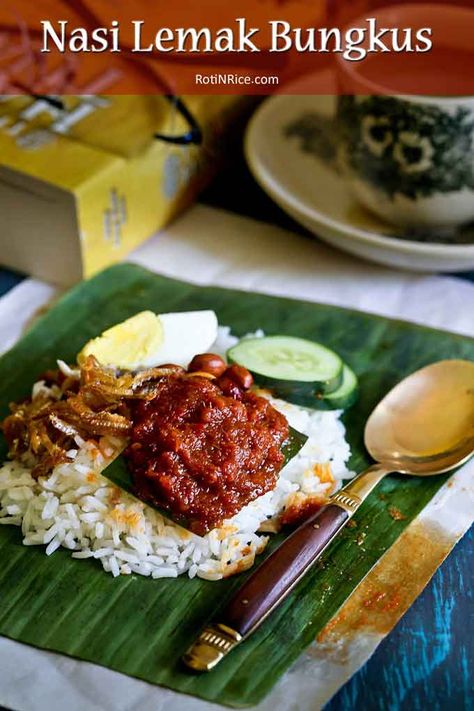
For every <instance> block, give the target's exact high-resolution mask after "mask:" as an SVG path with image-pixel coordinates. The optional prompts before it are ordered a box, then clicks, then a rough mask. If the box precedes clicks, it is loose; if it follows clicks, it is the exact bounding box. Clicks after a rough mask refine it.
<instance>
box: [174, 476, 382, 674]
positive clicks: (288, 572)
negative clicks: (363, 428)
mask: <svg viewBox="0 0 474 711" xmlns="http://www.w3.org/2000/svg"><path fill="white" fill-rule="evenodd" d="M388 471H389V469H387V468H385V467H383V465H378V464H376V465H373V466H372V467H370V468H369V469H368V470H367V471H365V472H364V473H363V474H360V475H359V476H358V477H356V478H355V479H354V480H353V481H352V482H350V483H349V484H348V485H347V486H346V487H344V488H343V489H341V490H340V491H338V492H336V493H335V494H333V496H332V497H331V499H330V502H329V504H327V505H326V506H324V507H323V508H321V509H320V510H319V511H317V512H316V513H315V514H314V515H313V516H311V517H310V518H308V519H307V520H306V521H305V522H304V523H302V524H301V526H299V527H298V528H297V529H296V530H295V531H294V532H293V533H292V534H291V535H290V536H288V538H286V539H285V540H284V541H283V543H282V544H281V545H280V546H279V547H278V548H277V549H276V550H275V551H274V552H273V553H272V554H271V555H270V556H268V558H267V559H266V560H265V561H264V562H263V563H262V564H261V565H260V566H259V567H258V568H257V570H256V571H255V572H254V573H253V575H251V576H250V577H249V578H248V580H247V581H246V582H245V583H244V584H243V585H242V587H240V588H239V589H238V590H237V592H236V593H235V594H234V595H233V597H232V598H231V600H230V601H229V602H228V603H227V605H226V606H225V608H224V609H223V610H222V611H221V612H220V613H219V622H216V623H211V624H210V625H208V626H207V627H206V628H205V629H204V630H203V631H202V632H201V634H200V636H199V637H198V639H197V640H196V642H195V643H194V644H193V645H192V646H191V647H190V648H189V649H188V651H187V652H186V654H185V655H184V657H183V661H184V663H185V664H186V665H187V666H188V667H191V668H192V669H194V670H196V671H209V670H210V669H212V668H213V667H215V666H216V665H217V664H218V663H219V662H220V661H221V659H223V657H224V656H225V655H226V654H228V653H229V652H230V651H231V650H232V649H233V648H234V647H235V646H236V645H237V644H238V643H239V642H241V641H242V640H243V639H244V638H245V637H248V635H250V634H252V632H254V630H256V629H257V627H258V626H259V625H260V624H261V623H262V622H263V621H264V620H265V618H266V617H267V616H268V615H269V614H270V613H271V612H273V610H274V609H275V608H276V607H277V606H278V605H280V604H281V603H282V602H283V600H285V598H286V597H287V596H288V595H289V593H290V592H291V591H292V590H293V588H294V587H295V585H296V584H297V583H298V582H299V581H300V580H301V578H302V577H303V576H304V575H305V573H307V572H308V570H309V569H310V568H311V567H312V566H313V565H314V563H315V562H316V561H317V559H318V558H319V556H320V555H321V553H322V552H323V551H324V550H325V548H326V547H327V546H328V545H329V543H330V542H331V541H332V540H333V538H334V537H335V536H336V534H337V533H338V532H339V531H340V530H341V528H343V527H344V526H345V524H346V523H347V521H348V520H349V519H350V517H351V516H352V514H353V513H355V511H356V510H357V509H358V508H359V506H360V504H361V503H362V501H363V500H364V499H365V498H366V496H367V495H368V494H369V493H370V491H371V490H372V489H373V488H374V486H376V484H377V483H378V482H379V481H380V479H382V478H383V476H385V474H386V473H387V472H388Z"/></svg>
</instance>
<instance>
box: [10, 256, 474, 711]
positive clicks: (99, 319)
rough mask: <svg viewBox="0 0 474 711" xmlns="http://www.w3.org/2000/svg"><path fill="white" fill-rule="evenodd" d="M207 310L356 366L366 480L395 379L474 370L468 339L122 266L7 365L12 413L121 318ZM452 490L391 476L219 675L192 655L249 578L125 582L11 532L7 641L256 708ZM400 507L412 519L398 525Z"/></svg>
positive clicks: (71, 298)
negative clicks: (374, 430)
mask: <svg viewBox="0 0 474 711" xmlns="http://www.w3.org/2000/svg"><path fill="white" fill-rule="evenodd" d="M207 308H212V309H214V310H215V311H216V312H217V314H218V317H219V321H220V322H221V323H224V324H229V325H230V326H231V327H232V329H233V331H234V332H235V333H236V334H237V335H243V334H244V333H246V332H250V331H255V330H256V329H257V328H263V329H265V331H266V332H267V333H269V334H272V333H282V334H288V335H294V336H302V337H306V338H313V339H315V340H317V341H320V342H322V343H324V344H325V345H327V346H329V347H330V348H333V349H335V350H336V351H337V352H338V353H340V354H341V356H342V357H343V358H344V359H345V360H347V362H348V363H349V364H350V365H351V367H352V368H353V369H354V370H355V372H356V373H357V375H358V377H359V381H360V397H359V400H358V403H357V404H356V405H355V406H354V407H353V408H352V409H351V410H350V411H349V412H348V413H347V415H346V416H345V424H346V427H347V436H348V439H349V442H350V445H351V448H352V452H353V454H352V459H351V462H350V466H351V467H352V468H353V469H355V470H361V469H362V468H363V467H365V466H366V465H367V464H368V463H369V461H368V457H367V454H366V452H365V450H364V446H363V428H364V423H365V421H366V418H367V416H368V414H369V413H370V411H371V409H372V408H373V407H374V405H375V404H376V403H377V401H378V400H379V399H380V398H381V397H382V396H383V395H384V394H385V393H386V392H387V391H388V390H389V389H390V388H391V387H392V386H393V385H394V384H395V383H396V382H397V381H399V380H400V379H401V378H403V377H404V376H405V375H407V374H408V373H410V372H412V371H414V370H416V369H418V368H420V367H422V366H424V365H427V364H428V363H431V362H434V361H437V360H440V359H442V358H467V359H474V340H473V339H469V338H466V337H462V336H457V335H453V334H450V333H447V332H442V331H436V330H432V329H428V328H423V327H420V326H417V325H413V324H408V323H403V322H401V321H391V320H388V319H385V318H379V317H376V316H371V315H367V314H364V313H360V312H356V311H350V310H346V309H340V308H337V307H333V306H325V305H319V304H314V303H306V302H301V301H294V300H289V299H283V298H275V297H270V296H264V295H260V294H249V293H244V292H238V291H232V290H225V289H220V288H210V287H209V288H207V287H206V288H203V287H197V286H194V285H191V284H186V283H183V282H178V281H174V280H170V279H165V278H163V277H158V276H156V275H153V274H151V273H149V272H147V271H146V270H143V269H141V268H139V267H137V266H133V265H119V266H115V267H112V268H110V269H108V270H106V271H104V272H102V273H101V274H99V275H98V276H96V277H95V278H93V279H92V280H90V281H88V282H84V283H82V284H80V285H79V286H77V287H76V288H75V289H73V290H72V291H70V292H69V293H68V294H67V295H66V296H64V297H63V298H62V299H61V300H60V301H59V302H58V303H57V304H56V305H55V306H54V307H53V308H52V309H51V310H50V311H49V312H48V313H47V314H46V315H45V316H43V317H42V319H41V320H39V321H38V322H37V323H36V324H35V325H34V326H33V327H32V328H31V330H30V331H29V333H28V334H27V335H26V336H25V337H24V338H23V339H22V340H21V341H20V343H18V344H17V345H16V346H15V347H14V348H13V349H12V350H11V351H10V352H8V353H7V354H6V355H4V356H3V357H2V358H1V359H0V416H1V417H3V416H4V415H5V414H6V413H7V410H8V403H9V402H10V401H13V400H18V399H20V398H22V397H25V396H27V395H28V393H29V391H30V388H31V384H32V382H33V381H34V380H35V379H36V378H37V376H38V375H39V374H40V373H41V372H42V371H44V370H45V369H47V368H51V367H54V364H55V360H56V358H62V359H64V360H66V361H72V360H73V359H74V357H75V354H76V353H77V352H78V351H79V349H80V348H81V346H82V345H83V343H84V342H85V341H86V340H87V339H89V338H91V337H92V336H95V335H96V334H97V333H101V332H102V331H103V330H104V329H105V328H107V327H108V326H111V325H112V324H114V323H116V322H117V321H121V320H123V319H125V318H127V317H128V316H131V315H132V314H134V313H136V312H137V311H140V310H142V309H152V310H154V311H156V312H166V311H179V310H188V309H207ZM5 456H6V446H5V443H4V442H3V441H1V442H0V457H2V458H4V457H5ZM445 480H446V476H440V477H432V478H425V479H422V478H416V477H406V478H402V477H397V476H392V477H389V478H387V479H386V480H385V481H384V482H383V484H382V485H381V486H380V487H379V488H378V490H377V491H376V492H374V493H373V494H372V495H371V496H370V497H369V499H368V500H367V501H366V502H365V504H364V505H363V507H361V509H360V511H359V512H358V514H357V516H356V521H357V528H354V529H353V528H347V529H346V530H345V531H344V532H343V533H342V535H340V536H339V537H338V538H337V539H336V540H335V541H334V542H333V544H332V545H331V546H330V547H329V548H328V549H327V551H326V553H325V554H324V557H323V559H322V560H321V561H320V563H319V565H317V566H316V567H315V568H314V569H313V570H312V571H311V572H310V573H309V574H308V575H306V576H305V578H304V579H303V580H302V581H301V583H300V584H299V585H298V586H297V588H296V589H295V590H294V592H293V593H292V594H291V596H290V597H289V598H288V599H287V601H286V602H285V603H284V604H283V605H282V606H281V607H280V608H279V609H278V610H277V611H276V612H275V613H274V614H272V615H271V616H270V617H269V618H268V620H267V621H266V622H265V623H264V624H263V625H262V626H261V627H260V628H259V630H258V631H257V632H256V633H255V634H254V635H253V636H252V637H251V638H250V639H249V640H248V641H246V642H245V643H243V644H242V645H240V646H239V647H238V648H237V649H236V650H234V651H233V652H232V653H231V654H230V655H229V656H228V657H227V658H226V659H225V660H224V661H223V662H222V663H221V664H220V665H219V666H218V667H217V668H216V669H215V670H214V671H213V672H211V673H209V674H205V675H200V676H197V675H194V674H191V673H189V672H188V671H187V670H186V669H185V668H184V667H183V666H182V664H181V662H180V657H181V655H182V654H183V652H184V651H185V650H186V649H187V647H188V646H189V643H190V642H191V641H192V640H193V639H194V637H195V636H196V634H197V633H198V632H199V630H200V629H201V628H202V626H203V625H204V624H205V623H206V622H207V621H208V620H209V619H210V618H211V617H212V618H215V617H218V613H219V608H220V607H221V606H223V605H224V604H225V601H226V599H227V598H228V597H229V596H230V595H231V594H232V591H233V590H235V588H236V587H237V586H239V585H241V583H242V582H243V580H244V579H245V577H246V575H247V574H246V573H243V574H240V575H238V576H235V577H233V578H229V579H226V580H222V581H218V582H208V581H204V580H200V579H197V578H194V579H193V580H189V579H187V578H184V577H181V578H178V579H172V580H170V579H165V580H151V579H148V578H142V577H140V576H122V577H119V578H113V577H112V576H110V575H108V574H106V573H104V572H103V570H102V568H101V566H100V564H99V562H98V561H94V560H93V559H88V560H74V559H72V558H71V557H70V555H69V553H68V552H67V551H65V550H59V551H57V552H55V553H54V555H52V556H49V557H48V556H46V555H45V554H44V548H43V547H34V548H32V547H25V546H23V545H22V543H21V532H20V531H19V529H17V528H16V527H11V526H2V527H0V563H1V565H0V634H2V635H5V636H7V637H10V638H12V639H15V640H18V641H20V642H24V643H27V644H31V645H35V646H37V647H41V648H43V649H47V650H54V651H57V652H62V653H64V654H68V655H71V656H73V657H77V658H79V659H83V660H87V661H90V662H95V663H97V664H101V665H103V666H106V667H109V668H111V669H114V670H117V671H119V672H122V673H124V674H129V675H131V676H135V677H138V678H141V679H145V680H147V681H149V682H152V683H155V684H161V685H164V686H167V687H170V688H172V689H175V690H179V691H182V692H185V693H188V694H193V695H195V696H198V697H201V698H203V699H207V700H210V701H214V702H218V703H221V704H226V705H230V706H234V707H243V706H249V705H254V704H256V703H258V702H259V701H260V700H261V699H262V698H263V697H264V696H265V694H267V693H268V692H269V691H270V689H271V688H272V687H273V685H274V684H275V683H276V681H277V680H278V679H279V677H280V676H281V675H282V674H283V673H284V671H285V670H286V669H288V667H289V666H290V665H291V664H292V663H293V662H294V660H295V659H296V658H297V657H298V655H299V654H300V653H301V651H302V650H303V649H304V648H305V647H306V646H307V645H308V644H309V643H310V642H311V641H312V640H313V639H314V638H315V637H316V635H317V634H318V632H319V631H320V630H321V629H322V628H323V627H324V625H325V624H326V623H327V622H328V620H329V619H330V618H331V617H332V616H333V615H334V614H335V613H336V612H337V610H338V608H339V607H340V606H341V605H342V603H343V602H344V601H345V600H346V599H347V598H348V596H349V595H350V594H351V593H352V591H353V590H354V589H355V587H356V586H357V584H358V583H359V582H360V581H361V580H362V579H363V578H364V577H365V575H366V574H367V572H368V571H369V570H370V568H371V567H372V566H373V565H374V563H376V561H377V560H378V559H379V558H380V557H381V556H382V555H383V554H384V552H385V551H386V550H387V549H388V548H389V547H390V546H391V545H392V543H393V542H394V541H395V540H396V539H397V538H398V536H399V535H400V534H401V532H402V531H403V530H404V528H405V527H406V526H407V525H408V524H409V523H410V521H411V520H412V519H413V518H414V517H415V516H416V515H417V514H418V513H419V512H420V511H421V509H423V507H424V506H425V505H426V503H427V502H428V501H429V500H430V499H431V498H432V497H433V495H434V494H435V493H436V491H437V490H438V489H439V487H440V486H441V485H442V484H443V483H444V481H445ZM391 507H396V508H397V509H399V511H400V512H401V513H402V514H403V516H402V517H400V516H397V517H395V518H393V517H392V516H391V515H390V508H391ZM361 532H363V533H365V538H364V545H363V546H361V545H359V544H358V542H359V543H360V540H359V541H358V539H359V538H360V534H361ZM279 540H280V538H279V537H276V538H275V539H274V541H273V542H272V545H271V546H270V547H269V549H268V551H267V553H268V552H269V551H270V550H271V549H272V547H273V546H275V545H276V544H277V543H278V542H279Z"/></svg>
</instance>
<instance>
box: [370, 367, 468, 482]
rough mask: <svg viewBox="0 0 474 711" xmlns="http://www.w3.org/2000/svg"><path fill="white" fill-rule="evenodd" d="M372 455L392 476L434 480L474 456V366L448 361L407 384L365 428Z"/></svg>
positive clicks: (400, 386)
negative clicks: (395, 472) (413, 476)
mask: <svg viewBox="0 0 474 711" xmlns="http://www.w3.org/2000/svg"><path fill="white" fill-rule="evenodd" d="M364 439H365V446H366V448H367V450H368V452H369V453H370V455H371V456H372V457H373V458H374V459H375V460H376V461H377V462H383V464H384V465H386V466H388V467H389V468H391V469H392V470H393V471H398V472H400V473H403V474H416V475H417V476H431V475H433V474H440V473H442V472H446V471H449V470H450V469H453V468H454V467H456V466H459V465H460V464H462V463H463V462H465V461H466V460H467V459H469V457H470V456H471V455H472V453H473V451H474V363H472V362H470V361H464V360H443V361H439V362H438V363H434V364H432V365H428V366H427V367H425V368H422V369H421V370H418V371H416V373H413V374H412V375H410V376H408V377H407V378H405V379H404V380H402V381H401V382H400V383H399V384H398V385H396V386H395V387H394V388H393V389H392V390H391V391H390V392H389V393H388V394H387V395H386V396H385V397H384V399H383V400H382V401H381V402H380V403H379V404H378V405H377V407H376V408H375V410H374V411H373V412H372V414H371V416H370V417H369V419H368V421H367V424H366V427H365V437H364Z"/></svg>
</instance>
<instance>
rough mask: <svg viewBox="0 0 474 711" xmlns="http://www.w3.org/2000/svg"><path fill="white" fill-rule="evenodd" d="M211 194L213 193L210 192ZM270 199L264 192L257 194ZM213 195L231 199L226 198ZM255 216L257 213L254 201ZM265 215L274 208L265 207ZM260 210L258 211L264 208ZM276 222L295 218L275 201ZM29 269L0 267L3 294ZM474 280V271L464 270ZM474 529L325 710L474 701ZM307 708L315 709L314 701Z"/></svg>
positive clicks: (371, 710) (420, 709)
mask: <svg viewBox="0 0 474 711" xmlns="http://www.w3.org/2000/svg"><path fill="white" fill-rule="evenodd" d="M211 195H212V194H211ZM259 199H260V200H264V198H263V196H259ZM208 202H211V203H212V204H216V203H217V204H218V205H219V206H222V207H224V206H225V207H232V205H227V204H225V201H224V200H222V199H220V200H219V199H218V200H215V199H214V198H212V199H209V200H208ZM250 203H251V205H253V208H254V209H253V210H252V211H251V214H252V216H256V215H255V204H256V203H255V201H253V202H252V201H250ZM264 212H266V213H267V214H265V218H266V219H268V218H269V217H270V215H269V214H268V210H267V211H264ZM261 215H262V210H259V211H258V216H261ZM271 218H272V220H271V221H273V222H277V223H278V224H283V225H285V226H290V227H292V228H293V229H296V226H295V225H294V224H290V223H288V218H286V216H284V215H283V214H280V213H279V212H278V211H277V209H276V208H275V206H274V205H273V204H272V205H271ZM22 278H23V277H21V276H20V275H17V274H13V273H12V272H10V271H7V270H5V269H1V268H0V296H1V295H3V294H5V293H6V292H7V291H9V290H10V289H11V288H13V287H14V286H15V285H16V284H18V283H20V281H21V280H22ZM459 278H464V279H470V280H471V281H474V273H472V274H463V275H459ZM473 540H474V530H471V531H470V533H468V534H467V535H466V536H465V537H464V539H463V540H462V541H461V542H460V543H459V544H458V545H457V546H456V548H455V549H454V551H453V553H452V554H451V555H450V556H449V558H448V559H447V560H446V562H445V563H444V564H443V565H442V566H441V567H440V568H439V570H438V571H437V572H436V573H435V575H434V577H433V579H432V581H431V582H430V584H429V585H428V586H427V587H426V589H425V590H424V592H423V593H422V594H421V595H420V597H419V598H418V599H417V601H416V602H415V604H414V605H413V606H412V607H411V608H410V610H408V612H407V613H406V615H405V616H404V617H403V619H402V620H401V621H400V623H399V624H398V625H397V627H396V628H395V630H394V631H393V632H392V633H391V634H390V635H389V636H388V637H387V638H386V639H385V640H384V641H383V642H382V644H381V645H380V646H379V648H378V649H377V651H376V652H375V654H374V655H373V657H372V658H371V659H370V660H369V662H368V663H367V664H366V665H365V666H364V667H363V669H361V671H359V672H358V673H357V674H355V676H353V677H352V679H351V680H350V681H349V682H348V683H347V684H346V685H345V686H344V687H343V688H342V689H341V690H340V692H339V693H338V694H337V695H336V696H335V697H334V698H333V699H332V700H331V701H330V702H329V704H328V705H327V706H326V708H325V711H352V710H354V711H398V710H399V709H400V710H403V711H425V710H426V711H428V709H429V710H430V711H444V709H448V708H452V709H453V711H454V710H455V709H456V711H465V710H468V709H471V708H472V709H474V690H473V682H472V679H473V675H472V668H473V665H474V643H473V639H474V623H473V619H474V606H473V589H472V582H473V570H474V553H473V546H472V543H473ZM308 711H315V710H313V709H311V710H310V709H308Z"/></svg>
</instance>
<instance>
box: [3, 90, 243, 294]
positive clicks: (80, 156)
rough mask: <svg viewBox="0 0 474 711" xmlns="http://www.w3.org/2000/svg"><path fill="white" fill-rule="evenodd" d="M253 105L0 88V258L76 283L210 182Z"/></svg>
mask: <svg viewBox="0 0 474 711" xmlns="http://www.w3.org/2000/svg"><path fill="white" fill-rule="evenodd" d="M253 101H254V100H253ZM251 103H252V100H251V99H250V98H249V97H236V96H212V97H208V96H188V97H183V98H182V99H181V100H178V99H174V98H172V97H164V96H109V97H96V96H82V97H49V96H45V97H39V98H38V97H37V98H31V97H27V96H23V97H4V98H3V100H2V101H1V103H0V214H1V215H2V223H3V224H2V229H1V230H0V263H1V264H3V265H4V266H7V267H10V268H13V269H16V270H19V271H23V272H26V273H28V274H32V275H34V276H37V277H40V278H42V279H46V280H48V281H53V282H56V283H60V284H71V283H73V282H75V281H78V280H80V279H81V278H87V277H89V276H91V275H92V274H94V273H95V272H97V271H99V270H100V269H103V268H104V267H106V266H107V265H109V264H112V263H113V262H116V261H118V260H120V259H122V258H123V257H124V256H125V255H126V254H127V253H128V252H130V251H131V250H132V249H133V248H134V247H136V246H137V245H138V244H140V243H141V242H143V241H144V240H145V239H147V238H148V237H149V236H150V235H151V234H153V232H155V231H156V230H157V229H159V228H161V227H163V226H164V225H165V224H167V223H168V222H169V220H170V219H171V218H172V217H173V216H174V215H176V214H177V213H178V212H179V211H181V210H182V209H183V208H184V207H185V206H186V205H188V204H189V203H190V202H191V201H192V200H193V198H194V197H195V196H196V194H197V192H198V191H199V190H200V189H201V188H202V187H203V186H204V185H205V184H206V182H208V180H209V179H210V177H212V174H213V172H214V171H215V169H216V167H217V166H218V165H219V162H220V160H221V159H222V157H223V154H224V153H225V146H226V136H227V135H228V134H229V131H231V129H232V125H233V124H234V122H236V121H237V120H238V118H239V117H240V116H242V114H243V113H245V112H246V110H248V108H249V106H250V105H251ZM157 136H159V137H157Z"/></svg>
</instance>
